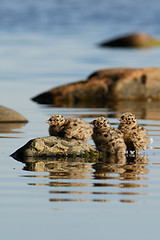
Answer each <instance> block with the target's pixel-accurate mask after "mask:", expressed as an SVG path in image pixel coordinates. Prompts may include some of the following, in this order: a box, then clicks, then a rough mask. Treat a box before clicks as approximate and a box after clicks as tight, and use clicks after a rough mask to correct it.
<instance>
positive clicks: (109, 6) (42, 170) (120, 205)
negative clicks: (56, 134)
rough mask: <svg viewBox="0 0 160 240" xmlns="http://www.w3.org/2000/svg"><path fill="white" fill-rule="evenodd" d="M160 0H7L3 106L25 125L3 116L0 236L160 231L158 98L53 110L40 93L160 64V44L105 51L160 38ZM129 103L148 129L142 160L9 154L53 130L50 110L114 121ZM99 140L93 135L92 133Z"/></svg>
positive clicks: (0, 41)
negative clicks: (139, 37)
mask: <svg viewBox="0 0 160 240" xmlns="http://www.w3.org/2000/svg"><path fill="white" fill-rule="evenodd" d="M159 9H160V2H159V1H158V0H154V1H148V0H147V1H143V0H142V1H138V0H136V1H126V0H113V1H105V0H100V1H98V2H97V1H95V0H81V1H79V0H77V1H73V0H65V1H63V0H61V1H59V0H57V1H53V0H52V1H51V0H46V1H42V0H39V1H38V0H34V1H33V0H32V1H31V0H27V1H20V0H13V1H11V0H5V1H0V86H1V88H0V90H1V91H0V104H1V105H4V106H6V107H9V108H12V109H14V110H16V111H18V112H20V113H21V114H23V115H24V116H25V117H26V118H27V119H28V120H29V123H28V124H25V125H23V124H0V211H1V218H0V219H1V220H0V226H1V231H0V237H1V239H7V240H8V239H18V240H19V239H51V238H53V239H56V240H72V239H77V240H79V239H105V238H108V239H111V240H112V239H113V240H115V239H126V240H128V239H130V240H132V239H134V240H135V239H148V240H150V239H152V238H155V239H157V238H158V236H159V228H158V226H159V215H160V194H159V192H160V177H159V176H160V112H159V109H160V103H158V102H128V103H123V102H118V103H116V104H114V105H108V106H107V107H106V108H53V107H50V106H44V105H38V104H36V103H35V102H32V101H31V98H32V97H34V96H35V95H37V94H39V93H41V92H43V91H45V90H48V89H50V88H52V87H55V86H59V85H61V84H65V83H68V82H74V81H78V80H81V79H84V78H86V76H88V75H90V74H91V73H92V72H93V71H95V70H97V69H103V68H109V67H149V66H153V67H159V62H160V49H159V48H153V49H143V50H134V49H131V50H129V49H128V50H124V49H109V48H108V49H101V48H98V46H97V43H99V42H101V41H102V40H106V39H109V38H111V37H115V36H117V35H119V34H124V33H128V32H135V31H144V32H146V33H148V34H151V35H154V36H156V37H160V30H159V18H160V10H159ZM125 111H132V112H133V113H134V114H136V115H137V117H138V119H139V123H140V124H142V125H144V127H145V128H146V129H147V130H148V134H149V137H150V139H151V141H150V145H149V147H148V149H146V150H145V151H141V152H140V153H139V156H138V157H137V158H134V156H133V157H132V158H130V159H128V158H127V160H124V159H120V160H119V161H117V159H113V158H112V159H104V160H103V162H101V163H97V162H94V161H91V160H89V161H84V160H83V159H78V160H76V161H75V160H74V161H73V160H71V159H67V158H64V159H59V160H58V161H57V160H55V159H47V160H45V161H42V160H40V159H39V160H38V161H37V160H35V159H32V160H30V161H28V162H27V163H25V164H24V163H21V162H18V161H16V160H14V159H12V158H11V157H10V156H9V155H10V154H11V153H13V152H14V151H15V150H16V149H18V148H19V147H21V146H22V145H24V144H25V143H26V142H27V141H28V140H29V139H31V138H35V137H41V136H47V135H48V126H47V125H46V124H45V123H44V121H45V120H46V119H48V117H49V116H50V115H52V114H55V113H60V114H63V115H64V116H66V117H68V116H74V117H82V118H83V119H84V120H86V121H90V120H92V119H93V118H95V117H97V116H99V115H104V116H106V117H107V118H108V119H109V121H110V122H111V124H112V126H114V127H117V125H118V117H119V116H120V114H121V113H123V112H125ZM89 143H90V144H93V142H92V140H91V139H90V140H89Z"/></svg>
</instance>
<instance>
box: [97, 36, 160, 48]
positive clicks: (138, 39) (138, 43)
mask: <svg viewBox="0 0 160 240" xmlns="http://www.w3.org/2000/svg"><path fill="white" fill-rule="evenodd" d="M99 45H100V46H101V47H130V48H132V47H134V48H149V47H155V46H160V40H158V39H156V38H154V37H152V36H149V35H147V34H145V33H133V34H129V35H124V36H121V37H119V38H115V39H112V40H110V41H105V42H102V43H100V44H99Z"/></svg>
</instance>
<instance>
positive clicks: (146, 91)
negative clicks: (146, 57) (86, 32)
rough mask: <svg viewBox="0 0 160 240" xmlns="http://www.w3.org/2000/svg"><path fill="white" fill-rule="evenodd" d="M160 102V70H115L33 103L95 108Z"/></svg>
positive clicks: (65, 86)
mask: <svg viewBox="0 0 160 240" xmlns="http://www.w3.org/2000/svg"><path fill="white" fill-rule="evenodd" d="M148 99H149V100H160V68H140V69H139V68H138V69H137V68H134V69H133V68H112V69H103V70H99V71H96V72H94V73H92V74H91V75H90V76H89V77H88V78H87V79H85V80H83V81H79V82H75V83H70V84H66V85H63V86H60V87H57V88H53V89H51V90H49V91H47V92H45V93H42V94H40V95H38V96H36V97H34V98H33V99H32V100H33V101H36V102H38V103H41V104H53V105H54V106H56V107H62V106H63V107H64V106H76V105H83V106H87V105H90V106H91V105H93V106H103V105H105V104H106V103H107V102H109V101H115V102H116V101H119V100H123V101H128V100H145V101H146V100H148Z"/></svg>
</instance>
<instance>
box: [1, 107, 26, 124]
mask: <svg viewBox="0 0 160 240" xmlns="http://www.w3.org/2000/svg"><path fill="white" fill-rule="evenodd" d="M26 122H28V121H27V119H26V118H25V117H24V116H22V115H21V114H20V113H18V112H16V111H14V110H12V109H10V108H6V107H4V106H0V123H26Z"/></svg>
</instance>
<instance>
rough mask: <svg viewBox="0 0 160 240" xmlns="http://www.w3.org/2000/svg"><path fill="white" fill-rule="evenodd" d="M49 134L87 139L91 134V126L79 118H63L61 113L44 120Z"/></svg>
mask: <svg viewBox="0 0 160 240" xmlns="http://www.w3.org/2000/svg"><path fill="white" fill-rule="evenodd" d="M46 123H48V124H49V125H50V126H49V134H50V135H51V136H59V137H64V138H75V139H78V140H84V141H87V140H89V138H90V137H91V135H92V134H93V129H92V127H91V126H90V125H89V124H88V123H86V122H85V121H83V120H82V119H80V118H64V117H63V116H62V115H59V114H57V115H53V116H51V117H50V119H49V120H47V121H46Z"/></svg>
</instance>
